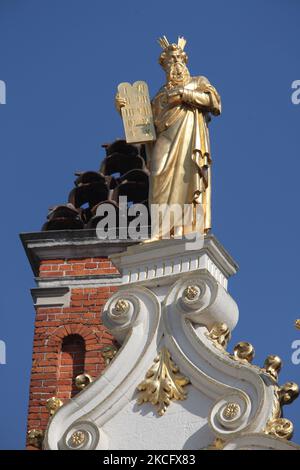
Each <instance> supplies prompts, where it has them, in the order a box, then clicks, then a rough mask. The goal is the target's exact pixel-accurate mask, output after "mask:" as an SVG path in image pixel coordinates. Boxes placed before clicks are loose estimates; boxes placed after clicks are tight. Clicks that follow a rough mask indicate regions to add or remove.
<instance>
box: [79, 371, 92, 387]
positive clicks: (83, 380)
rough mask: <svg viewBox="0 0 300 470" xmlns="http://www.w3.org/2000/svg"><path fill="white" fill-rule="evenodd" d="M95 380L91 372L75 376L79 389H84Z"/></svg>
mask: <svg viewBox="0 0 300 470" xmlns="http://www.w3.org/2000/svg"><path fill="white" fill-rule="evenodd" d="M92 382H93V379H92V377H91V376H90V375H89V374H80V375H77V377H75V385H76V388H78V390H83V389H84V388H85V387H86V386H87V385H89V384H90V383H92Z"/></svg>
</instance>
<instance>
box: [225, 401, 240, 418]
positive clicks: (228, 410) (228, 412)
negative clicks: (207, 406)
mask: <svg viewBox="0 0 300 470" xmlns="http://www.w3.org/2000/svg"><path fill="white" fill-rule="evenodd" d="M239 412H240V407H239V405H238V404H237V403H227V405H226V406H225V408H224V410H223V416H224V418H225V419H228V420H230V421H231V420H233V419H234V418H236V417H237V416H238V414H239Z"/></svg>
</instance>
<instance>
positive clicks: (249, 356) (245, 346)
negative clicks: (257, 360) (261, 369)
mask: <svg viewBox="0 0 300 470" xmlns="http://www.w3.org/2000/svg"><path fill="white" fill-rule="evenodd" d="M254 355H255V350H254V347H253V346H252V344H250V343H247V342H246V341H240V342H239V343H237V344H236V345H235V347H234V350H233V356H234V358H235V359H237V360H239V361H241V362H249V363H250V362H252V361H253V358H254Z"/></svg>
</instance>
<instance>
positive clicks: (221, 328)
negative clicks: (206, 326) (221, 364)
mask: <svg viewBox="0 0 300 470" xmlns="http://www.w3.org/2000/svg"><path fill="white" fill-rule="evenodd" d="M207 336H208V337H209V338H210V339H211V340H212V341H213V342H214V343H215V344H216V346H219V347H222V348H226V346H227V343H228V341H229V340H230V337H231V334H230V330H229V328H228V326H227V325H226V323H215V324H214V325H213V327H212V329H211V330H210V332H209V333H208V335H207Z"/></svg>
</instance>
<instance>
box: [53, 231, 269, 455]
mask: <svg viewBox="0 0 300 470" xmlns="http://www.w3.org/2000/svg"><path fill="white" fill-rule="evenodd" d="M185 243H186V242H185V241H181V242H180V241H178V240H174V241H172V240H168V244H167V245H166V244H165V241H160V242H156V243H151V244H148V245H147V246H146V247H145V246H143V245H137V246H135V247H130V248H129V249H128V251H127V252H124V253H122V254H118V255H113V256H112V259H113V261H114V263H115V264H116V265H117V267H118V268H119V269H120V270H121V272H122V279H123V280H122V285H121V286H120V289H119V290H118V292H117V293H115V294H114V295H113V296H112V297H111V298H110V299H109V300H108V302H107V303H106V305H105V308H104V311H103V322H104V324H105V325H106V326H107V327H108V328H109V329H110V331H111V332H112V334H113V335H114V336H115V337H116V338H117V340H118V341H119V342H120V344H121V345H122V347H121V349H120V351H119V353H118V354H117V356H115V358H114V360H113V361H112V362H111V364H110V365H109V367H108V368H107V369H106V371H105V373H104V374H103V375H102V376H100V377H98V378H97V379H96V380H95V381H94V382H93V383H91V384H90V385H89V387H87V388H86V389H84V390H83V391H82V392H80V393H79V394H78V395H77V396H76V397H75V398H73V399H72V400H69V402H67V403H66V404H65V405H63V406H62V407H61V408H60V409H59V410H58V411H57V412H56V414H55V415H54V416H53V418H52V419H51V422H50V424H49V427H48V430H47V433H46V437H45V442H44V445H45V448H47V449H68V448H74V447H72V445H73V446H74V443H73V444H72V442H73V441H75V442H78V441H80V440H81V438H82V436H83V434H84V436H86V437H85V439H84V440H83V442H82V443H81V444H79V445H78V448H84V449H201V448H206V447H208V446H209V444H211V443H212V442H213V441H214V439H215V438H216V437H218V438H220V439H223V440H224V441H226V443H228V442H232V444H231V446H233V448H239V446H243V445H245V444H244V443H242V444H240V443H239V442H240V441H238V438H239V437H240V436H242V435H243V434H244V433H247V434H249V433H250V435H252V434H255V435H256V434H257V433H261V432H262V431H263V429H264V427H265V425H266V422H267V421H268V420H269V419H270V418H271V416H272V412H273V407H274V400H275V393H274V386H275V385H274V381H273V380H272V379H271V378H270V376H269V375H268V374H267V373H266V372H265V371H263V370H261V369H260V368H258V367H256V366H253V365H251V364H249V363H244V362H239V361H237V360H235V359H234V358H233V357H231V356H230V355H229V354H228V353H226V352H225V351H224V350H223V349H222V348H221V347H217V346H216V344H215V343H214V342H213V341H212V340H211V339H210V338H209V337H208V332H209V330H210V329H211V328H212V326H213V325H214V324H215V323H216V322H223V323H226V324H227V326H228V328H229V330H230V331H232V330H233V329H234V327H235V326H236V324H237V321H238V307H237V305H236V303H235V301H234V300H233V299H232V297H231V296H230V295H229V293H228V292H227V290H226V289H227V279H228V277H229V276H230V275H231V274H233V273H234V272H235V271H236V265H235V263H234V262H233V260H232V259H231V258H230V256H229V255H228V254H227V253H226V252H225V250H224V249H223V248H222V247H221V246H220V244H219V243H218V242H217V241H216V240H215V239H214V238H213V237H208V238H207V239H206V240H205V243H204V246H203V247H202V248H200V249H199V250H198V251H197V250H195V251H194V252H191V251H190V252H188V251H186V245H185ZM163 347H165V348H167V349H168V351H169V352H170V354H171V357H172V360H173V361H174V363H175V364H176V366H178V368H179V371H180V373H181V374H182V375H183V376H185V377H188V378H189V380H190V384H189V385H186V386H185V392H187V398H186V400H183V401H172V402H171V404H170V406H169V407H168V409H167V411H166V413H165V414H164V416H162V417H159V416H158V414H157V412H156V409H155V407H154V406H153V405H152V404H150V403H144V404H142V405H138V404H137V386H138V384H139V383H140V382H141V381H142V380H144V378H145V374H146V373H147V371H148V370H149V368H150V367H151V366H152V364H153V360H154V358H155V357H156V355H157V354H158V352H159V351H160V350H161V349H162V348H163ZM78 431H81V432H82V433H83V434H80V433H79V434H75V437H73V438H72V436H74V433H76V432H78ZM270 439H271V440H272V438H269V437H268V440H270ZM273 440H276V439H273ZM251 442H252V444H251V445H250V446H253V445H254V444H253V441H251ZM228 445H229V444H228ZM80 446H82V447H80ZM234 446H235V447H234Z"/></svg>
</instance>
